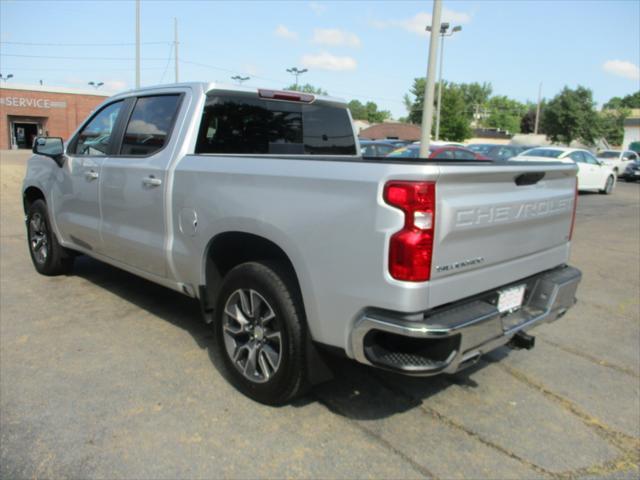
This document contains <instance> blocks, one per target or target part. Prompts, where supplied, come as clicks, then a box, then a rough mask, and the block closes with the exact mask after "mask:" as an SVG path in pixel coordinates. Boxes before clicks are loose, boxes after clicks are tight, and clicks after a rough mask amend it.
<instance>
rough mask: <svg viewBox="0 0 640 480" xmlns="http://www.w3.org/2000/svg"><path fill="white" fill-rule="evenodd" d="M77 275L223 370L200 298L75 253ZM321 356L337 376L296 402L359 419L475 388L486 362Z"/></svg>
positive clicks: (404, 408)
mask: <svg viewBox="0 0 640 480" xmlns="http://www.w3.org/2000/svg"><path fill="white" fill-rule="evenodd" d="M73 275H75V276H78V277H81V278H84V279H85V280H87V281H89V282H91V283H93V284H94V285H96V286H98V287H100V288H103V289H106V290H108V291H110V292H111V293H113V294H115V295H117V296H119V297H120V298H122V299H124V300H126V301H127V302H130V303H132V304H134V305H136V306H137V307H138V308H141V309H143V310H146V311H147V312H149V313H151V314H153V315H155V316H157V317H158V318H161V319H162V320H165V321H167V322H169V323H171V324H173V325H175V326H176V327H179V328H181V329H183V330H185V331H187V332H188V333H189V334H190V335H191V336H192V337H193V339H194V340H195V342H196V344H197V345H198V346H199V347H200V348H202V349H204V350H207V352H208V355H209V358H210V360H211V363H212V364H213V366H214V367H215V368H216V369H217V370H218V372H219V373H220V374H221V375H223V372H222V370H221V369H220V368H219V366H218V361H217V359H216V353H215V344H214V339H213V332H212V330H211V327H210V326H209V325H207V324H205V323H204V322H203V321H202V318H201V313H200V306H199V304H198V302H197V301H196V300H194V299H192V298H189V297H186V296H184V295H182V294H180V293H178V292H175V291H173V290H170V289H168V288H165V287H162V286H160V285H156V284H155V283H152V282H150V281H147V280H145V279H143V278H140V277H138V276H136V275H133V274H130V273H128V272H125V271H123V270H120V269H118V268H116V267H112V266H110V265H108V264H105V263H102V262H100V261H97V260H94V259H92V258H89V257H86V256H79V257H78V258H76V263H75V267H74V271H73ZM496 354H497V355H501V354H500V353H494V354H493V355H492V356H493V357H494V358H496V357H495V355H496ZM503 355H506V353H504V354H503ZM323 356H324V357H325V358H326V360H327V363H328V366H329V367H330V369H331V370H332V372H333V374H334V378H333V379H332V380H329V381H328V382H326V383H323V384H321V385H317V386H316V387H314V388H313V389H312V391H311V392H310V393H309V395H307V396H305V397H304V398H301V399H298V400H296V401H294V402H292V406H294V407H300V408H301V407H304V406H306V405H308V404H309V403H312V402H314V401H319V402H321V403H322V404H324V405H325V406H326V407H327V408H329V409H330V410H331V411H333V412H334V413H336V414H338V415H341V416H344V417H347V418H350V419H356V420H374V419H381V418H387V417H390V416H393V415H396V414H399V413H402V412H405V411H407V410H410V409H413V408H415V407H417V406H419V405H420V404H421V403H422V402H425V401H426V400H427V399H428V398H429V397H431V396H432V395H436V394H438V393H440V392H442V391H444V390H446V389H447V388H449V387H451V386H452V385H459V386H462V387H464V388H475V387H476V386H477V384H476V383H475V382H474V381H473V379H472V378H471V376H472V375H473V373H474V372H476V371H477V370H478V369H481V368H483V367H484V366H486V365H487V364H486V363H484V362H482V361H481V362H479V363H477V364H476V365H474V366H472V367H469V368H468V369H466V370H464V371H462V372H460V373H457V374H455V375H446V376H445V375H441V376H437V377H430V378H411V377H406V376H404V375H398V374H394V373H390V372H384V371H381V370H378V369H375V368H371V367H368V366H366V365H362V364H359V363H356V362H354V361H352V360H350V359H348V358H341V357H336V356H333V355H328V354H324V355H323Z"/></svg>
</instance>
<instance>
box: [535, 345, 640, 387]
mask: <svg viewBox="0 0 640 480" xmlns="http://www.w3.org/2000/svg"><path fill="white" fill-rule="evenodd" d="M541 338H542V339H543V340H544V341H545V342H546V343H548V344H549V345H553V346H554V347H556V348H558V349H560V350H562V351H563V352H566V353H570V354H572V355H576V356H578V357H581V358H584V359H585V360H589V361H590V362H593V363H595V364H597V365H600V366H602V367H607V368H610V369H612V370H616V371H617V372H620V373H624V374H625V375H630V376H632V377H633V378H637V379H640V373H637V372H636V371H634V370H632V369H630V368H627V367H622V366H620V365H616V364H613V363H609V362H608V361H606V360H602V359H600V358H598V357H596V356H594V355H590V354H588V353H586V352H583V351H582V350H579V349H577V348H574V347H570V346H568V345H562V344H560V343H557V342H554V341H553V340H549V338H547V337H546V336H545V335H541Z"/></svg>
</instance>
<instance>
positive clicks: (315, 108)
mask: <svg viewBox="0 0 640 480" xmlns="http://www.w3.org/2000/svg"><path fill="white" fill-rule="evenodd" d="M196 153H227V154H271V155H355V154H356V144H355V138H354V135H353V128H352V126H351V121H350V120H349V115H348V113H347V109H346V108H344V107H338V106H333V105H327V104H307V103H298V102H288V101H278V100H265V99H262V98H258V97H256V96H253V95H238V94H228V95H226V94H216V95H211V96H209V98H208V99H207V102H206V104H205V107H204V112H203V115H202V123H201V126H200V132H199V134H198V141H197V144H196Z"/></svg>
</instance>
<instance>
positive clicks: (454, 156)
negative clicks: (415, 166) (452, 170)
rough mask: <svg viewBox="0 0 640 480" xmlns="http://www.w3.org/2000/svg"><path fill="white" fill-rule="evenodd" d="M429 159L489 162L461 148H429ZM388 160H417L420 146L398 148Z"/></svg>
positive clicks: (485, 158)
mask: <svg viewBox="0 0 640 480" xmlns="http://www.w3.org/2000/svg"><path fill="white" fill-rule="evenodd" d="M429 152H430V154H429V157H428V158H429V159H432V160H460V161H464V160H486V161H491V159H490V158H487V157H485V156H484V155H480V154H479V153H476V152H472V151H471V150H469V149H466V148H462V147H440V146H433V145H432V146H430V147H429ZM387 157H388V158H394V157H395V158H419V157H420V145H419V144H417V143H414V144H411V145H407V146H406V147H402V148H398V149H397V150H394V151H393V152H391V153H390V154H389V155H387Z"/></svg>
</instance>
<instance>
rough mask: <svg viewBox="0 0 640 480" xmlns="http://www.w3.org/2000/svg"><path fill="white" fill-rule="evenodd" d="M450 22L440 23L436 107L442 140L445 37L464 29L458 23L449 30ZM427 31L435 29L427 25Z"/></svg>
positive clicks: (438, 130)
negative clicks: (441, 121)
mask: <svg viewBox="0 0 640 480" xmlns="http://www.w3.org/2000/svg"><path fill="white" fill-rule="evenodd" d="M449 26H450V25H449V23H447V22H445V23H443V24H442V25H440V42H441V43H440V68H439V69H438V107H437V109H436V141H437V140H440V110H441V109H442V62H443V61H444V37H450V36H452V35H453V34H454V33H456V32H459V31H461V30H462V27H461V26H460V25H456V26H455V27H453V28H452V29H451V31H449ZM427 31H431V35H433V31H432V29H431V27H427Z"/></svg>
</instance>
